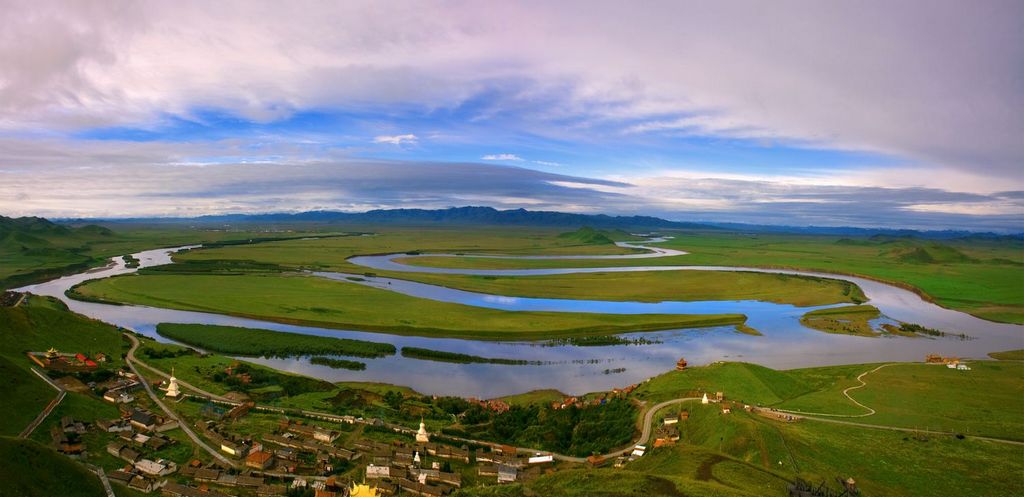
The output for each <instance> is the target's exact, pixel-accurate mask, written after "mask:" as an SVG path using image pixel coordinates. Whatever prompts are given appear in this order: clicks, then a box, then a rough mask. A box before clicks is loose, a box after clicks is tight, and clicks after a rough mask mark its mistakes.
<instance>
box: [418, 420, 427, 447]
mask: <svg viewBox="0 0 1024 497" xmlns="http://www.w3.org/2000/svg"><path fill="white" fill-rule="evenodd" d="M416 441H417V442H419V443H427V442H429V441H430V435H429V434H428V433H427V425H425V424H423V418H420V429H419V430H418V431H417V432H416Z"/></svg>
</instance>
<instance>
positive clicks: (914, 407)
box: [634, 361, 1024, 441]
mask: <svg viewBox="0 0 1024 497" xmlns="http://www.w3.org/2000/svg"><path fill="white" fill-rule="evenodd" d="M970 366H971V368H972V370H971V371H958V370H954V369H949V368H946V367H943V366H935V365H928V364H924V363H901V364H895V365H891V366H886V367H883V368H881V369H879V370H878V371H874V372H872V373H869V374H867V375H865V376H864V381H865V382H866V383H867V386H865V387H863V388H859V389H856V390H851V391H850V395H851V396H852V397H853V398H855V399H857V401H859V402H861V403H862V404H865V405H867V406H869V407H871V408H872V409H875V410H876V411H877V413H876V414H874V415H871V416H865V417H857V418H851V419H850V421H856V422H857V423H865V424H872V425H890V426H898V427H902V428H911V429H931V430H938V431H951V432H958V433H964V434H970V435H980V436H992V437H998V438H1009V439H1014V440H1022V441H1024V418H1022V417H1021V416H1020V413H1022V412H1024V364H1021V363H1015V362H997V361H971V362H970ZM877 367H878V365H844V366H828V367H823V368H809V369H795V370H788V371H779V370H773V369H770V368H766V367H763V366H757V365H754V364H747V363H716V364H711V365H708V366H705V367H699V368H691V369H687V370H684V371H670V372H668V373H665V374H663V375H660V376H657V377H655V378H653V379H651V380H650V381H648V382H645V383H643V384H641V386H640V387H639V388H637V390H636V391H635V392H634V395H635V396H636V398H637V399H641V400H645V401H650V402H660V401H662V400H668V399H672V398H678V397H686V396H700V394H701V393H702V392H712V393H713V392H719V391H721V392H724V393H725V396H726V398H728V399H732V400H735V401H738V402H742V403H745V404H750V405H759V406H768V407H773V408H777V409H788V410H793V411H800V412H810V413H825V414H836V415H860V414H864V413H865V412H866V411H865V410H864V409H863V408H861V407H860V406H857V405H855V404H853V403H851V402H850V401H849V400H848V399H846V397H844V396H843V395H842V393H841V392H842V390H843V389H845V388H847V387H852V386H856V385H859V382H857V381H856V377H857V376H858V375H860V374H861V373H864V372H867V371H871V370H873V369H875V368H877ZM837 419H841V418H837Z"/></svg>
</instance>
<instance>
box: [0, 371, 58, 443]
mask: <svg viewBox="0 0 1024 497" xmlns="http://www.w3.org/2000/svg"><path fill="white" fill-rule="evenodd" d="M0 378H3V379H4V381H2V382H0V398H3V399H5V400H4V402H3V403H0V419H2V420H3V422H2V423H0V436H15V435H17V434H19V433H21V430H22V429H23V428H25V427H26V426H28V424H29V423H31V422H32V420H33V419H35V417H36V415H37V414H39V411H40V410H42V408H43V407H45V406H46V404H47V403H49V402H50V401H51V400H53V398H54V397H56V396H57V391H56V390H54V389H53V388H52V387H50V386H49V385H47V384H46V383H45V382H43V380H41V379H39V378H38V377H37V376H36V375H34V374H32V372H30V371H28V370H26V369H25V368H23V367H19V366H18V365H17V364H15V363H14V362H12V361H11V359H8V358H7V357H0Z"/></svg>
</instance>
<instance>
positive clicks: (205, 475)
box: [193, 468, 220, 482]
mask: <svg viewBox="0 0 1024 497" xmlns="http://www.w3.org/2000/svg"><path fill="white" fill-rule="evenodd" d="M193 479H195V480H196V481H205V482H215V481H217V480H219V479H220V470H219V469H214V468H199V469H197V470H196V472H195V475H193Z"/></svg>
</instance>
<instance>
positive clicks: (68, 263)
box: [0, 216, 114, 288]
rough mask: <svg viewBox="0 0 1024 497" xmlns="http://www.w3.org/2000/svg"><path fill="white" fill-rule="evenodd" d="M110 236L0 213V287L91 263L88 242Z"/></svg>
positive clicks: (103, 230)
mask: <svg viewBox="0 0 1024 497" xmlns="http://www.w3.org/2000/svg"><path fill="white" fill-rule="evenodd" d="M112 238H114V234H113V232H111V231H110V230H109V229H106V228H103V227H100V226H95V225H90V226H85V227H82V228H69V227H67V226H62V225H58V224H54V223H51V222H50V221H47V220H46V219H43V218H39V217H21V218H9V217H3V216H0V287H4V288H7V287H12V286H16V285H18V284H23V283H28V282H31V281H35V280H37V279H39V278H45V277H47V276H51V275H52V276H57V275H59V274H61V271H64V270H74V269H84V268H86V267H88V266H89V265H90V264H91V263H94V262H95V261H94V257H93V256H92V255H91V254H90V249H89V247H90V245H92V244H95V243H101V242H105V241H109V240H110V239H112Z"/></svg>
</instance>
